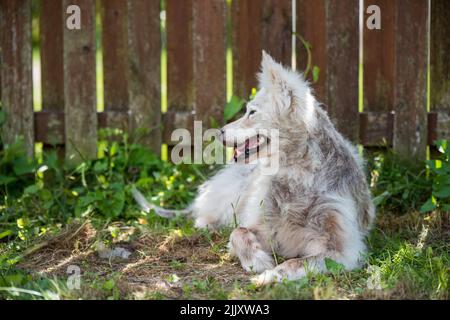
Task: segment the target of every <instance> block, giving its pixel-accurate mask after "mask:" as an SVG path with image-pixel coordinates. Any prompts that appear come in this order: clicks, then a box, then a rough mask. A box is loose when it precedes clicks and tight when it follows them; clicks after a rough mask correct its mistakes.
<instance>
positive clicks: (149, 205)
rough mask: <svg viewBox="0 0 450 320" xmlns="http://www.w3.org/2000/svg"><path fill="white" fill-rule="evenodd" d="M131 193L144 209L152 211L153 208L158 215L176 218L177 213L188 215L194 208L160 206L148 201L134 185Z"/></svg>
mask: <svg viewBox="0 0 450 320" xmlns="http://www.w3.org/2000/svg"><path fill="white" fill-rule="evenodd" d="M131 193H132V194H133V198H134V200H136V202H137V203H138V204H139V206H140V207H141V209H142V210H143V211H145V212H150V211H151V210H152V209H153V210H154V211H155V213H156V214H157V215H158V216H160V217H163V218H174V217H175V216H176V215H177V214H181V215H185V216H188V215H190V214H191V212H192V209H191V208H190V207H187V208H186V209H181V210H172V209H164V208H161V207H158V206H156V205H154V204H153V203H150V202H148V201H147V199H145V197H144V195H143V194H142V193H140V192H139V190H138V189H136V187H134V186H133V187H132V189H131Z"/></svg>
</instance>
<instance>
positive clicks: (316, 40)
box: [296, 0, 327, 103]
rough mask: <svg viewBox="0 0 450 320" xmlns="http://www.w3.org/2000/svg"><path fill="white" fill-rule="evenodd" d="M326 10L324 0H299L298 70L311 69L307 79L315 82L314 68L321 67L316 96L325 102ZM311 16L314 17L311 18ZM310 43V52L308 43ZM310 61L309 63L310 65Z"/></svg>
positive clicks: (314, 85) (315, 88) (315, 85)
mask: <svg viewBox="0 0 450 320" xmlns="http://www.w3.org/2000/svg"><path fill="white" fill-rule="evenodd" d="M325 14H326V11H325V2H324V1H322V0H319V1H312V0H298V1H297V20H296V21H297V28H296V29H297V35H296V36H297V39H296V43H297V52H296V57H297V70H299V71H300V72H304V71H305V70H307V69H309V72H308V74H307V79H308V80H309V81H311V82H313V76H312V68H313V66H317V67H318V68H319V70H320V71H319V77H318V79H317V81H316V82H315V83H313V87H314V91H315V94H316V97H317V98H318V99H319V101H321V102H323V103H325V99H326V94H325V80H326V74H327V56H326V50H325V49H324V48H325V46H326V41H327V37H326V16H325ZM311 17H314V18H313V19H311ZM305 43H307V44H309V45H310V48H309V54H308V50H307V48H306V44H305ZM308 62H309V65H308Z"/></svg>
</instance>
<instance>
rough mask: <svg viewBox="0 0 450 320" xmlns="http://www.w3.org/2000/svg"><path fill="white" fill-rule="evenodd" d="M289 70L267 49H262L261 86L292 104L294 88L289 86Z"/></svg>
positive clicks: (286, 104)
mask: <svg viewBox="0 0 450 320" xmlns="http://www.w3.org/2000/svg"><path fill="white" fill-rule="evenodd" d="M288 73H289V72H288V71H287V70H285V69H284V67H283V66H282V65H281V64H279V63H277V62H276V61H275V60H274V59H273V58H272V57H271V56H270V55H269V54H268V53H267V52H266V51H264V50H263V51H262V60H261V73H260V74H259V86H260V88H264V89H266V90H267V91H268V92H270V93H272V94H274V95H276V96H277V97H280V98H284V99H281V100H282V101H283V100H284V101H283V102H284V103H283V104H285V107H289V106H290V100H291V98H292V97H291V96H292V88H290V87H289V81H288V77H289V76H288Z"/></svg>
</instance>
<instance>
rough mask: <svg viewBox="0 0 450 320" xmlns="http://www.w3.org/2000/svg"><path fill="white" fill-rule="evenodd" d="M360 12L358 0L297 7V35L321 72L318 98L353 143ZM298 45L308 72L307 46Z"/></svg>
mask: <svg viewBox="0 0 450 320" xmlns="http://www.w3.org/2000/svg"><path fill="white" fill-rule="evenodd" d="M358 9H359V2H358V0H341V1H324V0H319V1H316V0H314V1H313V0H300V1H299V2H298V4H297V20H298V24H297V34H299V35H300V36H301V37H302V38H303V39H304V40H305V41H306V42H308V43H310V44H311V46H312V61H313V62H312V65H317V66H318V67H319V68H320V72H319V82H318V84H317V86H314V87H315V88H316V92H317V97H318V99H319V101H320V102H323V103H325V105H327V109H328V112H329V114H330V115H331V118H332V119H333V121H334V123H335V124H336V126H337V128H338V130H339V131H340V132H342V133H343V134H344V136H346V137H347V138H349V139H350V140H352V141H358V136H359V123H358V121H359V116H358V57H359V45H358V41H359V39H358V34H359V21H358V16H359V15H358V14H359V11H358ZM312 16H313V17H314V18H313V19H311V17H312ZM297 43H298V46H299V52H300V54H299V55H298V58H299V61H298V64H297V65H298V66H299V69H300V70H301V69H304V68H305V67H304V66H305V54H301V52H302V51H303V52H304V46H303V43H302V41H297ZM302 66H303V67H302ZM310 67H312V66H310Z"/></svg>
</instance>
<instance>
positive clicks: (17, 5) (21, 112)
mask: <svg viewBox="0 0 450 320" xmlns="http://www.w3.org/2000/svg"><path fill="white" fill-rule="evenodd" d="M0 48H1V50H0V62H1V64H0V73H1V78H2V83H1V85H2V90H1V101H2V106H3V109H4V111H5V112H6V123H5V124H4V125H3V132H2V135H3V138H4V142H5V143H12V142H14V140H15V139H16V137H17V136H18V135H21V136H23V137H24V141H25V145H26V149H27V153H28V155H30V156H31V155H32V154H33V149H34V137H33V135H34V129H33V90H32V70H31V68H32V45H31V1H30V0H1V1H0Z"/></svg>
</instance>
